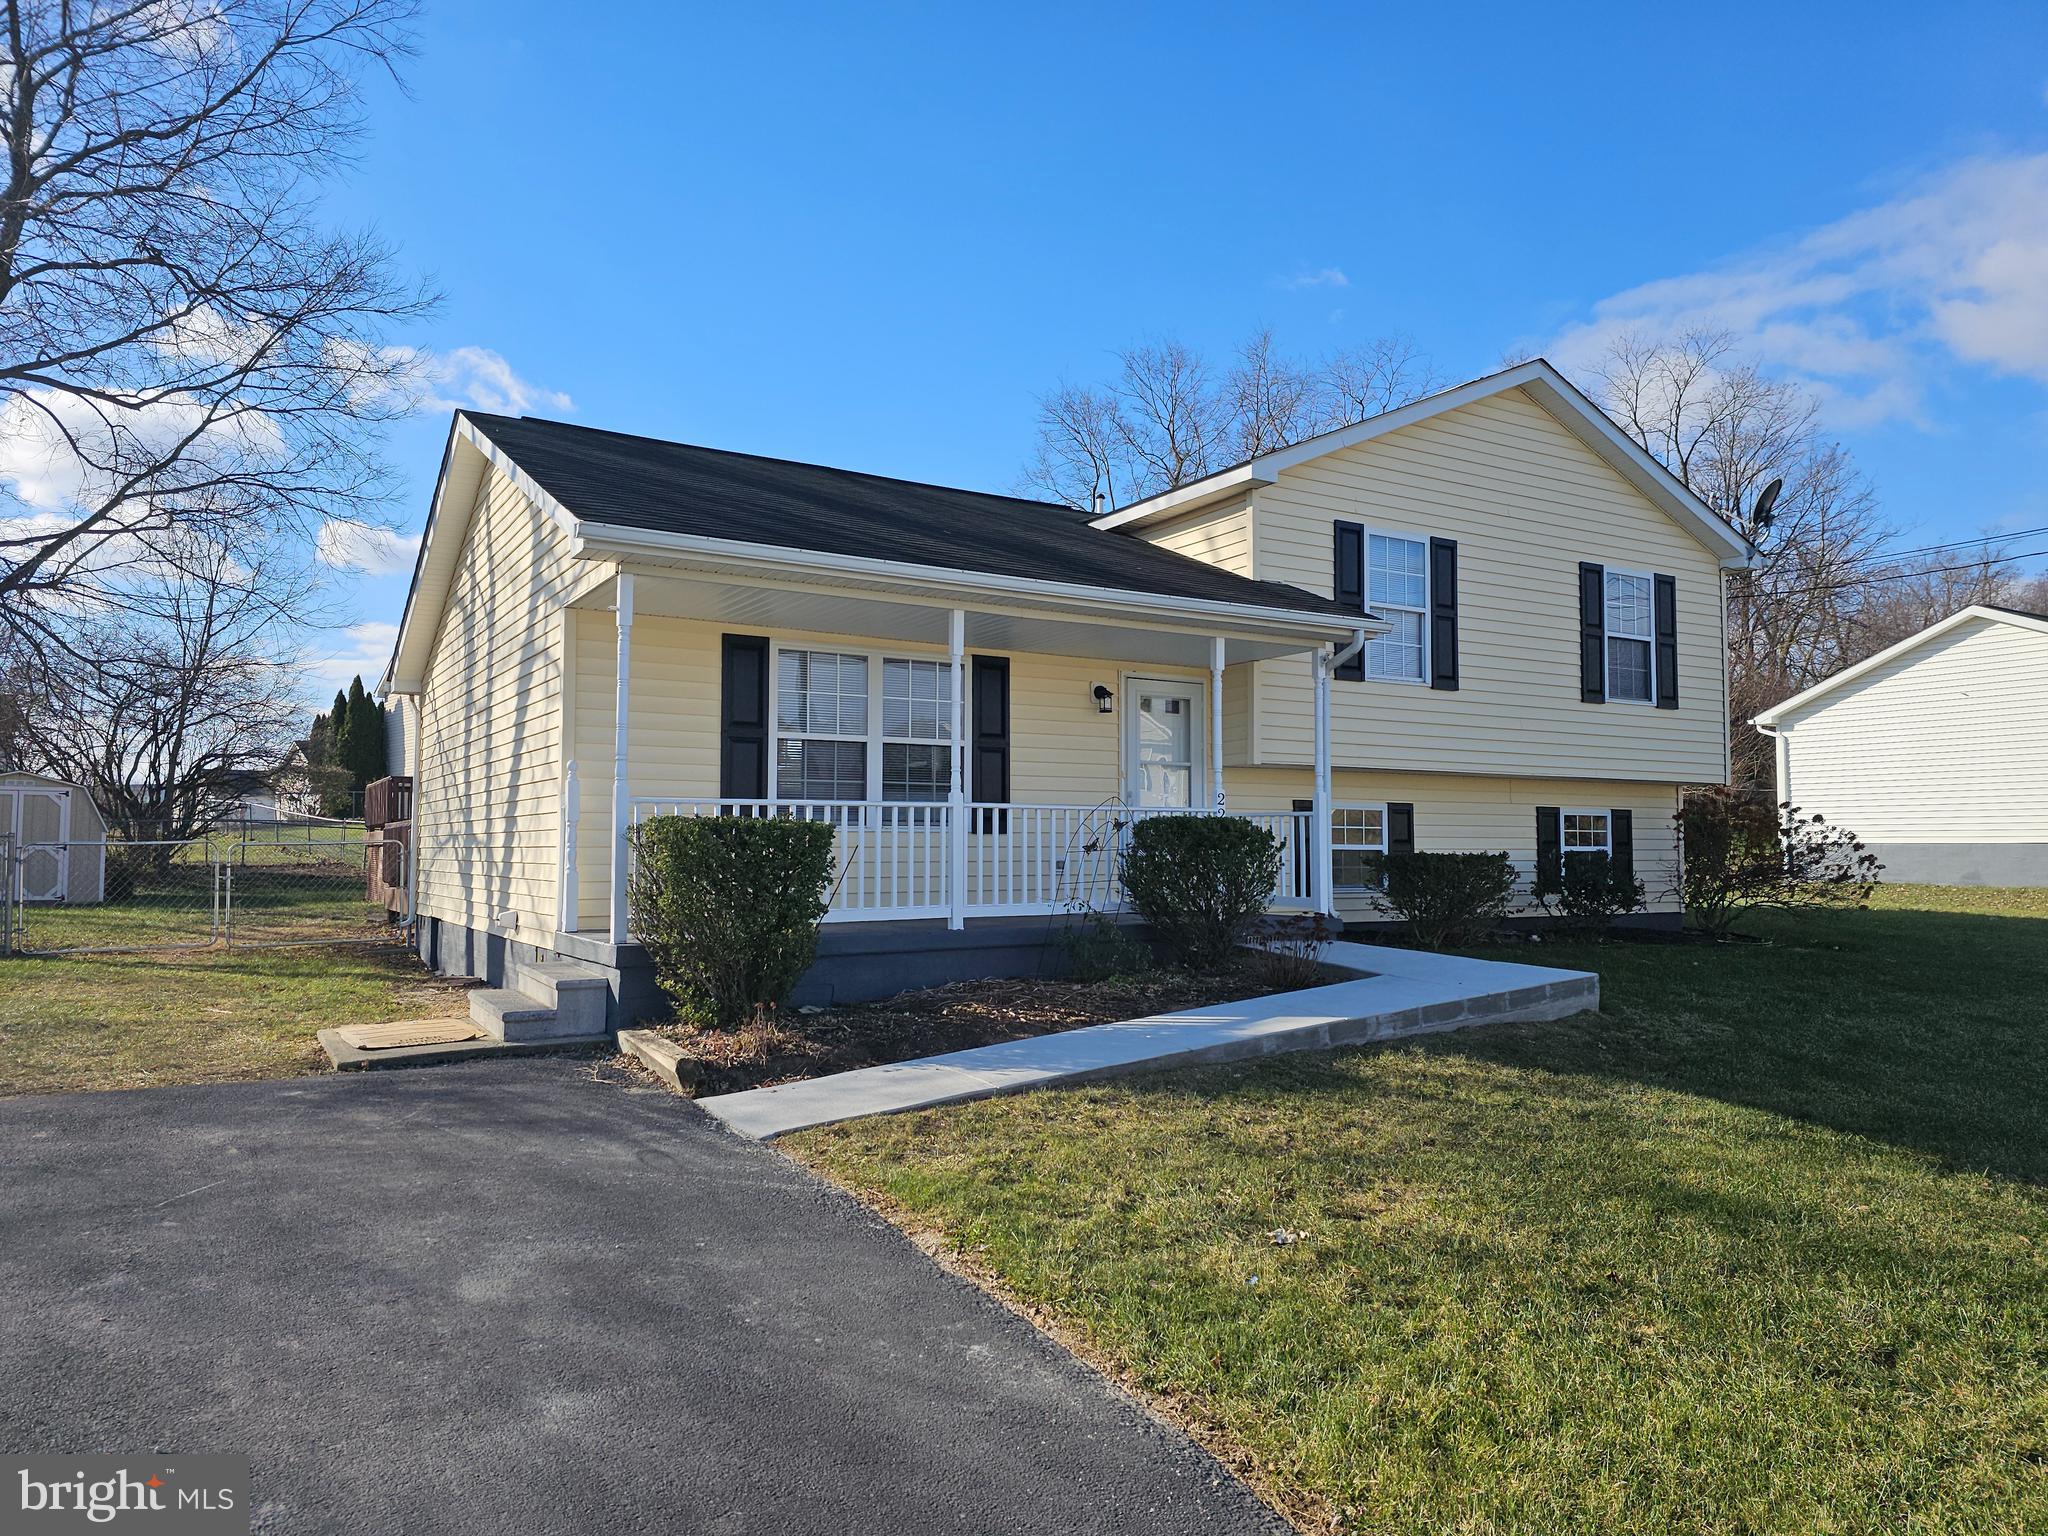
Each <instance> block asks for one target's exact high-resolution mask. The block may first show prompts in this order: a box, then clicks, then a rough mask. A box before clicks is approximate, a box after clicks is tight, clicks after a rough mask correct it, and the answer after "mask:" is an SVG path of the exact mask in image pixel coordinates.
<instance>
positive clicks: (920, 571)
mask: <svg viewBox="0 0 2048 1536" xmlns="http://www.w3.org/2000/svg"><path fill="white" fill-rule="evenodd" d="M578 526H579V532H578V534H577V537H576V539H575V541H574V542H573V543H572V545H571V552H572V553H575V554H579V555H585V556H593V555H601V556H605V557H607V558H612V559H630V558H631V557H632V556H634V555H636V554H637V555H647V556H653V557H656V558H669V559H674V558H677V557H689V556H695V557H698V558H699V559H702V560H705V561H707V562H717V563H718V564H721V565H726V566H732V567H737V568H740V569H743V570H750V571H760V572H764V573H767V574H772V575H781V576H785V577H801V578H803V579H806V580H812V581H823V582H826V583H830V582H832V581H834V579H835V578H837V579H839V580H842V581H843V580H844V579H845V578H846V577H848V576H860V577H865V578H867V579H870V580H874V581H881V582H888V583H891V584H893V585H898V586H901V587H904V588H906V589H909V590H912V591H929V592H934V593H938V594H940V595H944V596H949V597H973V596H983V597H989V598H999V599H1002V600H1005V601H1014V600H1016V599H1018V598H1027V599H1028V598H1034V597H1036V598H1042V599H1049V600H1053V601H1057V602H1062V603H1072V604H1077V605H1079V606H1082V607H1085V608H1105V609H1110V610H1112V611H1114V612H1115V613H1118V614H1126V615H1127V614H1132V613H1138V614H1145V615H1148V616H1150V617H1153V618H1155V619H1159V620H1163V621H1167V622H1171V623H1179V624H1185V625H1191V626H1199V625H1200V624H1202V623H1204V622H1213V623H1222V624H1234V625H1238V626H1240V627H1243V628H1247V629H1258V630H1265V631H1268V632H1272V631H1279V632H1280V633H1282V634H1286V635H1290V636H1302V637H1311V638H1313V639H1314V640H1316V641H1318V642H1320V641H1323V640H1340V639H1348V638H1350V637H1351V636H1352V635H1354V634H1356V633H1358V632H1359V631H1361V630H1363V631H1364V632H1365V633H1366V634H1368V635H1379V634H1386V633H1387V632H1388V631H1389V630H1391V629H1392V627H1393V626H1392V625H1390V624H1388V623H1387V622H1386V621H1385V620H1384V619H1375V618H1371V617H1368V616H1367V615H1364V614H1360V615H1359V616H1358V618H1357V619H1355V620H1354V619H1350V618H1343V617H1339V616H1337V615H1334V614H1333V615H1330V616H1328V617H1324V616H1322V615H1319V614H1311V613H1303V612H1301V611H1299V610H1296V609H1290V608H1272V607H1267V606H1265V605H1263V604H1257V603H1231V602H1222V601H1219V600H1217V599H1214V598H1198V597H1168V596H1165V595H1163V594H1160V593H1156V592H1136V591H1128V590H1125V589H1122V588H1115V587H1094V586H1084V585H1081V584H1079V583H1075V582H1064V581H1042V580H1037V579H1034V578H1031V577H1026V576H999V575H992V574H988V573H984V572H980V571H960V570H953V569H951V568H949V567H945V566H931V565H913V564H910V563H907V562H904V561H899V560H876V559H872V558H869V557H865V556H856V555H820V554H818V553H816V552H814V551H810V550H802V549H791V548H788V547H786V546H783V545H779V544H756V543H751V542H749V541H747V540H744V539H719V538H710V537H706V536H702V535H697V534H684V533H672V532H665V531H661V530H655V529H644V528H624V527H620V526H618V525H616V524H608V523H591V522H585V523H581V524H579V525H578Z"/></svg>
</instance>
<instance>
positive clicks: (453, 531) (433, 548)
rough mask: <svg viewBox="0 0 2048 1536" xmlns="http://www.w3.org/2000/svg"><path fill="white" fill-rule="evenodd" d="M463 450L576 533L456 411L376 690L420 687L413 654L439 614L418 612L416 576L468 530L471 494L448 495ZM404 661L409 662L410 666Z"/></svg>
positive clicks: (564, 511)
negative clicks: (395, 634)
mask: <svg viewBox="0 0 2048 1536" xmlns="http://www.w3.org/2000/svg"><path fill="white" fill-rule="evenodd" d="M465 449H467V450H472V451H474V452H475V453H476V454H478V455H479V456H481V458H482V459H483V461H484V463H485V464H487V465H489V466H490V467H492V468H494V469H496V470H498V471H499V472H500V473H501V474H503V475H504V476H505V477H506V479H508V480H510V481H511V482H512V484H513V486H514V487H515V488H516V489H517V490H518V491H519V493H520V494H521V495H522V496H524V497H525V498H526V499H527V500H528V501H530V502H532V503H533V505H534V506H535V507H536V508H538V509H539V510H540V512H541V514H542V515H543V516H545V517H546V518H548V519H549V521H551V522H553V523H554V525H555V526H556V527H557V528H558V529H560V530H561V532H562V533H563V535H564V536H566V537H568V538H572V539H573V538H574V537H575V535H576V519H575V518H574V517H573V516H571V515H570V513H569V510H568V508H566V507H564V506H563V505H562V504H561V503H560V502H558V501H556V500H555V498H554V497H552V496H550V495H549V494H548V493H547V492H546V491H545V490H543V489H542V488H541V486H540V484H539V482H537V481H536V480H535V479H534V478H533V477H532V476H531V475H529V474H527V473H526V471H525V470H523V469H521V468H520V467H519V466H518V465H517V464H515V463H514V462H513V461H512V459H511V458H510V457H509V456H508V455H507V454H506V453H505V452H504V451H503V450H501V449H500V448H499V447H498V446H497V444H495V443H493V442H492V441H491V440H490V439H489V438H487V437H485V436H484V434H483V432H482V431H481V430H480V429H479V428H478V426H477V424H476V423H475V422H473V421H471V420H470V419H469V417H468V416H467V415H465V414H464V413H463V412H461V411H457V412H456V413H455V419H454V421H453V422H452V423H451V424H450V425H449V428H448V444H447V446H446V447H445V448H443V449H442V451H441V471H440V473H439V474H438V475H436V476H435V477H434V497H433V500H432V501H431V502H430V503H428V506H427V526H426V528H425V529H424V530H423V531H422V533H421V535H420V552H419V554H418V556H417V557H416V558H415V559H414V561H413V567H412V584H411V586H409V587H408V588H407V589H406V593H405V611H404V613H403V614H402V615H401V617H400V618H399V621H398V640H397V642H396V643H395V644H394V645H393V646H392V648H391V660H390V662H389V663H388V664H386V666H385V668H384V675H383V676H382V677H381V678H379V679H378V682H377V692H378V693H379V694H417V693H418V692H419V691H420V684H421V682H422V677H421V675H420V674H421V667H420V663H422V662H423V661H424V658H423V657H419V656H417V655H415V654H413V652H414V651H416V650H417V648H418V647H420V646H423V645H425V644H426V643H427V642H428V640H429V639H431V637H432V635H433V632H434V629H435V628H436V627H437V626H438V625H439V623H440V617H441V616H440V613H439V612H438V611H436V612H435V613H434V614H433V615H431V616H425V615H422V614H420V613H419V611H418V605H419V593H420V578H421V577H422V576H423V575H424V574H425V573H426V571H427V569H428V566H429V564H430V563H432V562H433V561H434V559H435V557H436V556H437V555H438V554H439V553H440V552H441V551H442V550H444V549H452V550H453V551H454V555H453V556H451V557H450V558H451V559H452V558H454V557H455V556H459V555H460V553H461V550H462V541H463V539H464V538H465V537H466V536H467V534H468V532H469V517H470V513H471V511H472V510H473V508H474V506H475V497H474V495H469V496H461V497H458V498H457V500H456V501H455V502H453V503H451V502H450V501H449V499H448V495H449V489H448V488H449V484H450V481H451V479H452V478H453V471H454V469H455V466H456V463H457V458H458V455H459V454H461V453H462V452H463V451H464V450H465ZM480 484H481V477H479V485H480ZM408 662H411V663H413V665H412V666H410V667H408V666H407V665H406V663H408Z"/></svg>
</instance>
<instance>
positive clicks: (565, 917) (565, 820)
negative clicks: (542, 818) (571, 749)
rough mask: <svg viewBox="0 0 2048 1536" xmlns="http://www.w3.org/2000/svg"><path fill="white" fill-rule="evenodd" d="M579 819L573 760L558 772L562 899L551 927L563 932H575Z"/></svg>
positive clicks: (580, 804)
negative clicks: (560, 815) (577, 829)
mask: <svg viewBox="0 0 2048 1536" xmlns="http://www.w3.org/2000/svg"><path fill="white" fill-rule="evenodd" d="M582 819H583V786H582V785H581V784H579V783H578V782H577V780H576V759H575V758H573V757H572V758H570V759H569V763H568V766H567V767H566V768H564V769H563V771H562V896H561V907H560V912H559V915H558V916H557V918H556V920H555V926H556V927H557V928H558V929H560V930H561V931H562V932H563V933H574V932H575V931H576V929H577V926H578V923H577V917H578V913H577V898H578V896H579V895H580V894H581V892H580V891H579V890H578V889H577V886H578V883H579V882H578V881H577V878H576V824H577V823H578V822H579V821H581V820H582Z"/></svg>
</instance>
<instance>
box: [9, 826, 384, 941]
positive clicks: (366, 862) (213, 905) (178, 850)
mask: <svg viewBox="0 0 2048 1536" xmlns="http://www.w3.org/2000/svg"><path fill="white" fill-rule="evenodd" d="M410 873H411V871H410V867H409V864H408V862H407V849H406V848H405V845H404V844H403V843H401V842H398V841H395V840H386V839H384V838H382V837H375V836H373V837H370V838H368V839H367V840H366V837H365V833H364V828H363V826H362V825H361V823H355V824H353V825H349V824H342V823H337V824H334V825H332V826H320V827H317V828H315V829H313V830H312V831H310V832H309V831H308V830H307V829H305V828H301V827H294V828H291V829H289V831H288V833H285V834H266V835H250V829H249V828H236V829H233V830H232V831H229V832H227V833H217V834H214V835H211V836H208V837H200V838H191V839H187V840H184V841H179V842H167V841H166V842H132V843H126V842H70V843H28V842H21V843H17V844H13V845H8V844H6V843H4V842H0V953H13V954H38V955H48V954H92V953H115V952H121V951H136V950H172V949H210V948H215V947H222V946H230V945H241V946H275V945H286V944H348V943H374V942H388V941H389V940H391V939H392V938H394V937H396V936H397V935H398V934H399V933H400V932H402V931H403V929H404V927H405V926H406V925H407V924H408V923H409V921H410V912H409V910H408V901H409V892H410V889H411V882H410V879H409V876H410Z"/></svg>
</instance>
